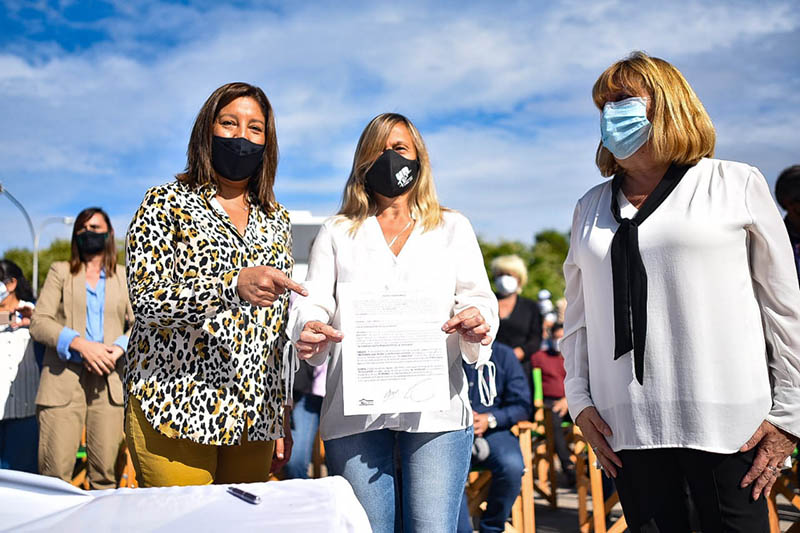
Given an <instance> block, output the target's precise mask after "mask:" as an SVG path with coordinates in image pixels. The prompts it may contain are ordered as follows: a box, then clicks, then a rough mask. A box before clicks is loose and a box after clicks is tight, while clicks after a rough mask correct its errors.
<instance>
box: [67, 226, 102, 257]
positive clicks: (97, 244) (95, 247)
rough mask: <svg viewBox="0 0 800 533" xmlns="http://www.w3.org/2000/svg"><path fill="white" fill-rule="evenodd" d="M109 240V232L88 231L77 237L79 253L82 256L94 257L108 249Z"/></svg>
mask: <svg viewBox="0 0 800 533" xmlns="http://www.w3.org/2000/svg"><path fill="white" fill-rule="evenodd" d="M107 239H108V232H103V233H95V232H94V231H90V230H88V229H87V230H86V231H84V232H82V233H78V234H77V235H75V241H76V243H77V244H78V251H79V252H80V253H81V254H82V255H92V254H96V253H98V252H101V251H103V248H105V247H106V240H107Z"/></svg>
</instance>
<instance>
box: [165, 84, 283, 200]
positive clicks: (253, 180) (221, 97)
mask: <svg viewBox="0 0 800 533" xmlns="http://www.w3.org/2000/svg"><path fill="white" fill-rule="evenodd" d="M245 96H246V97H250V98H252V99H253V100H255V101H256V102H258V105H259V106H261V112H262V113H264V121H265V125H264V127H265V131H264V137H265V141H266V142H265V144H264V160H263V161H262V163H261V166H260V167H259V168H258V170H256V173H255V174H254V175H253V176H251V177H250V181H249V182H248V184H247V187H248V189H249V190H250V192H251V193H252V194H253V195H254V196H255V197H256V199H257V200H258V203H259V204H260V205H261V207H262V208H263V209H264V210H266V211H267V212H268V213H269V212H272V210H273V208H274V204H275V193H274V191H273V185H274V184H275V172H276V170H277V168H278V138H277V136H276V134H275V117H274V116H273V112H272V105H271V104H270V103H269V99H267V95H265V94H264V91H262V90H261V89H260V88H258V87H256V86H254V85H250V84H249V83H242V82H235V83H228V84H226V85H223V86H222V87H220V88H219V89H217V90H216V91H214V92H213V93H211V96H209V97H208V100H206V103H204V104H203V107H202V108H201V109H200V112H199V113H198V114H197V119H195V121H194V127H193V128H192V136H191V137H190V138H189V148H188V149H187V150H186V170H184V171H183V173H181V174H178V175H177V176H176V178H177V179H178V181H180V182H181V183H185V184H186V185H188V186H189V187H191V188H192V189H196V188H197V187H198V186H202V185H206V184H209V183H211V184H213V185H215V186H217V187H219V183H218V181H217V174H216V172H215V171H214V167H213V166H212V164H211V139H212V138H213V135H214V133H213V132H214V122H215V121H216V119H217V116H218V115H219V112H220V110H221V109H222V108H223V107H225V106H226V105H228V104H230V103H231V102H233V101H234V100H236V99H237V98H242V97H245Z"/></svg>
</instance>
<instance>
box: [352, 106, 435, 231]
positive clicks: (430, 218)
mask: <svg viewBox="0 0 800 533" xmlns="http://www.w3.org/2000/svg"><path fill="white" fill-rule="evenodd" d="M401 123H402V124H405V125H406V127H407V128H408V132H409V133H410V134H411V139H412V140H413V141H414V147H415V148H416V149H417V160H418V161H419V176H418V177H417V180H416V181H415V182H414V185H412V187H411V192H410V193H409V197H408V205H409V208H410V209H411V216H412V217H413V218H414V219H415V220H416V221H417V222H418V223H419V224H421V225H422V228H423V231H428V230H431V229H433V228H435V227H437V226H438V225H440V224H441V223H442V212H443V211H444V210H445V209H444V208H443V207H442V206H441V205H440V204H439V199H438V197H437V196H436V186H435V185H434V184H433V174H432V172H431V163H430V159H429V158H428V150H427V148H425V142H424V141H423V140H422V136H421V135H420V133H419V131H418V130H417V128H415V127H414V125H413V124H412V123H411V121H410V120H408V119H407V118H406V117H404V116H403V115H400V114H397V113H383V114H381V115H378V116H377V117H375V118H373V119H372V120H371V121H370V122H369V124H367V127H366V128H364V131H363V132H362V133H361V138H359V139H358V146H357V147H356V153H355V156H354V157H353V168H352V170H351V171H350V177H348V178H347V184H346V185H345V187H344V193H343V194H342V205H341V207H340V208H339V213H338V214H339V215H342V216H344V217H345V218H347V220H349V221H350V224H351V225H350V230H349V232H350V235H355V233H356V232H357V231H358V228H359V227H360V226H361V224H362V223H363V222H364V220H366V218H367V217H369V216H371V215H374V214H376V213H377V211H378V204H377V203H376V202H375V199H374V198H373V197H372V196H371V195H370V194H369V193H368V192H367V190H366V186H365V182H364V175H365V174H366V173H367V170H369V168H370V167H371V166H372V163H374V162H375V160H376V159H377V158H378V157H379V156H380V155H381V154H382V153H383V151H384V149H385V148H386V139H388V138H389V134H390V133H391V131H392V128H394V127H395V125H397V124H401Z"/></svg>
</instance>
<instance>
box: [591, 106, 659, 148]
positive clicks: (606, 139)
mask: <svg viewBox="0 0 800 533" xmlns="http://www.w3.org/2000/svg"><path fill="white" fill-rule="evenodd" d="M651 129H652V124H650V121H649V120H647V98H641V97H638V96H635V97H633V98H626V99H625V100H620V101H619V102H608V103H606V105H605V106H603V116H602V117H601V118H600V135H601V136H602V137H601V138H602V140H603V146H605V147H606V148H608V150H609V151H610V152H611V153H612V154H614V157H616V158H617V159H627V158H629V157H630V156H632V155H633V154H634V153H636V150H638V149H639V148H641V147H642V146H644V144H645V143H646V142H647V139H649V138H650V130H651Z"/></svg>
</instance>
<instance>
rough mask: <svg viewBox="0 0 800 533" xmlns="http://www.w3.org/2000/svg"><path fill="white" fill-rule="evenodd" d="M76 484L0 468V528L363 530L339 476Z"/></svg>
mask: <svg viewBox="0 0 800 533" xmlns="http://www.w3.org/2000/svg"><path fill="white" fill-rule="evenodd" d="M235 486H237V487H239V488H241V489H243V490H246V491H248V492H251V493H253V494H257V495H259V496H261V503H260V504H259V505H252V504H249V503H247V502H244V501H242V500H240V499H238V498H236V497H234V496H232V495H231V494H229V493H228V492H227V491H226V489H227V486H226V485H205V486H195V487H164V488H149V489H127V488H126V489H116V490H102V491H88V492H86V491H82V490H80V489H78V488H75V487H73V486H72V485H70V484H69V483H66V482H64V481H62V480H60V479H56V478H50V477H45V476H39V475H35V474H28V473H24V472H16V471H12V470H0V531H59V532H63V533H67V532H70V531H75V532H86V531H136V532H137V533H140V532H147V531H165V532H171V533H177V532H182V531H190V532H193V533H196V532H201V531H228V532H230V533H240V532H244V531H264V532H266V531H291V532H292V533H303V532H308V533H320V532H347V533H351V532H352V533H361V532H370V531H371V529H370V527H369V521H368V520H367V515H366V513H365V512H364V508H363V507H361V504H360V503H359V502H358V500H357V499H356V497H355V495H354V494H353V489H352V488H351V487H350V484H349V483H347V481H346V480H345V479H344V478H342V477H338V476H333V477H327V478H322V479H312V480H289V481H280V482H269V483H248V484H238V485H235Z"/></svg>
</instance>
